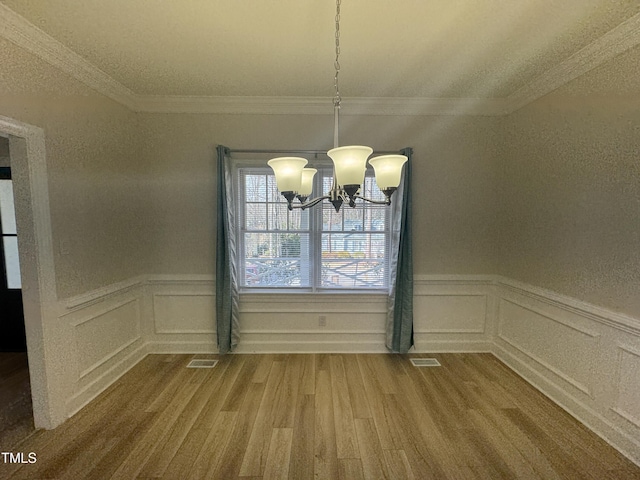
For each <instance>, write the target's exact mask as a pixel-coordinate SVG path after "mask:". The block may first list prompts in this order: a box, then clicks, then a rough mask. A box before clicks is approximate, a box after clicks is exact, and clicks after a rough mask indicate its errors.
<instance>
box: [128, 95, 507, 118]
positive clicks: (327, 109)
mask: <svg viewBox="0 0 640 480" xmlns="http://www.w3.org/2000/svg"><path fill="white" fill-rule="evenodd" d="M343 102H344V104H343V106H342V108H341V110H340V113H341V114H342V115H504V114H505V113H506V111H507V109H508V106H509V103H508V102H507V101H506V100H505V99H501V98H491V99H483V98H388V97H385V98H382V97H344V98H343ZM135 110H136V111H139V112H150V113H217V114H258V115H291V114H297V115H330V114H332V113H333V103H332V99H331V98H329V97H198V96H154V95H138V96H137V97H136V106H135Z"/></svg>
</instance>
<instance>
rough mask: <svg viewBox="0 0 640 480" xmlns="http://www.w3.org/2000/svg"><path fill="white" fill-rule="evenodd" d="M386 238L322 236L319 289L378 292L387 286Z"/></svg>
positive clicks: (380, 236)
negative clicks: (371, 289) (370, 290)
mask: <svg viewBox="0 0 640 480" xmlns="http://www.w3.org/2000/svg"><path fill="white" fill-rule="evenodd" d="M385 244H386V242H385V235H384V234H366V233H325V234H323V235H322V269H321V278H322V284H321V286H322V287H325V288H380V287H384V286H385V285H386V268H385V251H386V249H385Z"/></svg>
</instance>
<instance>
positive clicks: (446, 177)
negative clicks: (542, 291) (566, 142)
mask: <svg viewBox="0 0 640 480" xmlns="http://www.w3.org/2000/svg"><path fill="white" fill-rule="evenodd" d="M346 108H347V106H345V109H346ZM497 122H498V120H497V119H495V118H489V117H397V116H388V117H363V116H346V115H343V116H342V117H341V139H340V140H341V141H340V144H341V145H349V144H365V145H371V146H373V147H374V148H375V149H378V150H391V149H399V148H402V147H405V146H412V147H414V169H413V178H412V184H413V189H414V190H413V198H414V239H415V243H414V249H415V259H416V260H415V272H416V273H417V274H430V273H434V274H457V273H460V274H462V273H465V274H469V273H471V274H474V273H478V274H480V273H491V272H493V271H494V263H495V255H496V251H495V245H496V242H495V240H496V239H495V238H494V225H493V224H494V221H495V220H494V219H495V206H496V204H495V191H496V184H495V182H496V175H495V172H496V169H495V165H494V164H495V155H494V145H495V138H496V133H495V126H496V124H497ZM139 126H140V130H139V132H140V138H141V139H142V142H143V146H142V150H141V162H142V164H144V165H145V168H146V174H145V177H144V182H143V185H142V189H143V191H144V202H145V212H146V213H145V220H144V225H143V226H141V228H143V229H144V232H145V234H144V237H145V238H147V239H148V242H147V243H146V245H145V248H146V249H148V251H149V252H152V254H153V260H152V262H151V270H150V272H149V273H166V274H175V273H211V272H212V270H213V264H214V259H213V242H214V238H215V230H214V221H215V218H214V216H215V150H214V149H215V146H216V144H224V145H226V146H228V147H230V148H251V149H276V148H284V149H294V148H301V149H326V148H327V147H330V146H331V145H332V138H331V136H332V126H333V122H332V118H331V117H329V116H312V115H300V116H280V115H181V114H179V115H174V114H139Z"/></svg>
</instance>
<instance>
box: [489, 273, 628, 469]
mask: <svg viewBox="0 0 640 480" xmlns="http://www.w3.org/2000/svg"><path fill="white" fill-rule="evenodd" d="M496 286H497V293H498V297H499V301H498V305H497V322H496V329H495V335H494V341H493V353H494V354H495V355H496V356H497V357H498V358H500V359H501V360H502V361H503V362H505V363H506V364H507V365H508V366H509V367H510V368H512V369H513V370H515V371H516V372H518V373H519V374H520V375H521V376H522V377H524V378H525V379H526V380H527V381H529V382H530V383H531V384H532V385H534V386H535V387H536V388H538V389H539V390H540V391H542V392H543V393H544V394H545V395H547V396H548V397H549V398H551V399H552V400H553V401H554V402H556V403H557V404H559V405H560V406H561V407H563V408H564V409H565V410H567V411H568V412H569V413H570V414H571V415H573V416H574V417H576V418H577V419H578V420H580V421H581V422H582V423H584V424H585V425H587V426H588V427H590V428H591V429H592V430H593V431H595V432H596V433H598V434H599V435H600V436H602V437H603V438H605V439H606V440H607V441H608V442H609V443H611V444H612V445H613V446H615V447H616V448H617V449H618V450H619V451H621V452H622V453H624V454H625V455H626V456H627V457H629V458H630V459H631V460H632V461H634V462H635V463H637V464H640V321H639V320H638V319H634V318H630V317H626V316H623V315H620V314H617V313H615V312H610V311H607V310H604V309H602V308H600V307H596V306H593V305H590V304H587V303H585V302H581V301H579V300H576V299H574V298H570V297H565V296H562V295H558V294H556V293H554V292H550V291H546V290H543V289H541V288H537V287H533V286H530V285H525V284H522V283H519V282H515V281H512V280H509V279H505V278H496Z"/></svg>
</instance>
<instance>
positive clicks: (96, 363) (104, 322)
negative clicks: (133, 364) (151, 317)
mask: <svg viewBox="0 0 640 480" xmlns="http://www.w3.org/2000/svg"><path fill="white" fill-rule="evenodd" d="M132 320H133V321H132ZM73 326H74V327H75V330H74V331H75V341H76V354H77V358H78V369H79V370H80V372H79V378H80V379H82V378H84V377H86V376H87V375H89V374H90V373H91V372H93V371H94V370H95V369H97V368H99V367H100V366H101V365H104V364H105V363H107V362H108V361H109V360H110V359H112V358H113V357H115V356H116V355H118V353H120V352H121V351H123V350H124V349H125V348H127V347H128V346H129V345H131V344H133V343H134V342H135V341H136V340H139V339H140V300H139V299H137V298H132V299H127V300H124V301H121V302H118V303H117V304H115V305H112V306H109V307H108V308H107V309H105V310H103V311H100V312H99V313H98V314H96V315H90V316H87V317H85V318H83V319H81V320H80V321H78V322H76V323H73Z"/></svg>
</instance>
